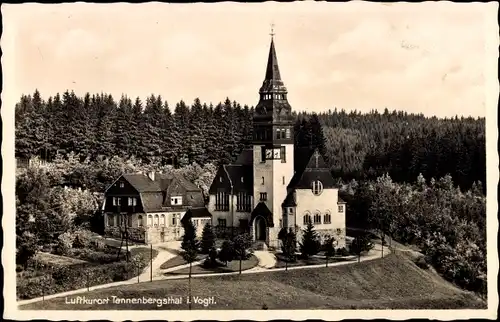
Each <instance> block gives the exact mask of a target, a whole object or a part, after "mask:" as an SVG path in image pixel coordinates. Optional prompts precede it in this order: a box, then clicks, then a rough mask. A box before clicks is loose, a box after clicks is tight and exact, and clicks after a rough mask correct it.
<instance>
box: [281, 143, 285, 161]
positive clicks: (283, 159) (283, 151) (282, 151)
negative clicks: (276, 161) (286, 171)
mask: <svg viewBox="0 0 500 322" xmlns="http://www.w3.org/2000/svg"><path fill="white" fill-rule="evenodd" d="M281 163H286V149H285V147H284V146H282V147H281Z"/></svg>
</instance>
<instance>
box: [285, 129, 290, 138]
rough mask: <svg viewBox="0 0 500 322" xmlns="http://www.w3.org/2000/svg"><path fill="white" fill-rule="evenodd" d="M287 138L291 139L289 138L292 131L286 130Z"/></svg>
mask: <svg viewBox="0 0 500 322" xmlns="http://www.w3.org/2000/svg"><path fill="white" fill-rule="evenodd" d="M285 137H286V138H287V139H289V138H290V129H286V130H285Z"/></svg>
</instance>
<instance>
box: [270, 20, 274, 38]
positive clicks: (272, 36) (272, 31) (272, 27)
mask: <svg viewBox="0 0 500 322" xmlns="http://www.w3.org/2000/svg"><path fill="white" fill-rule="evenodd" d="M270 35H271V38H274V35H275V33H274V23H272V24H271V33H270Z"/></svg>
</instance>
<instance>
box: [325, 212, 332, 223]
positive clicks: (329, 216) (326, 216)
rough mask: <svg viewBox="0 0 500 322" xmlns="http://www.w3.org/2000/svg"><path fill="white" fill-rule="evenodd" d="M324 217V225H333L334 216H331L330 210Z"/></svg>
mask: <svg viewBox="0 0 500 322" xmlns="http://www.w3.org/2000/svg"><path fill="white" fill-rule="evenodd" d="M323 217H324V218H323V223H324V224H331V223H332V215H331V214H330V210H327V211H326V213H325V215H324V216H323Z"/></svg>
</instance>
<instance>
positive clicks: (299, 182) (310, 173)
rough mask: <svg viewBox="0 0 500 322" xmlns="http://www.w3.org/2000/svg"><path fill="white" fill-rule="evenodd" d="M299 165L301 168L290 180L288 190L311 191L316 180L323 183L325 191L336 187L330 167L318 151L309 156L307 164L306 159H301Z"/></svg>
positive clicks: (296, 170)
mask: <svg viewBox="0 0 500 322" xmlns="http://www.w3.org/2000/svg"><path fill="white" fill-rule="evenodd" d="M298 163H299V164H297V166H298V167H299V168H298V169H297V168H296V169H295V174H294V175H293V177H292V179H291V180H290V183H289V184H288V188H292V189H310V188H311V187H312V183H313V181H316V180H319V181H321V183H322V184H323V189H329V188H335V187H336V184H335V181H334V180H333V177H332V174H331V173H330V169H329V168H328V165H327V164H326V162H325V160H324V159H323V157H322V156H321V154H320V153H319V152H318V151H317V150H316V151H315V152H314V153H313V154H312V155H310V156H309V159H308V160H307V162H305V158H304V159H302V158H301V159H300V160H299V161H298ZM304 164H305V165H304Z"/></svg>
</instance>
